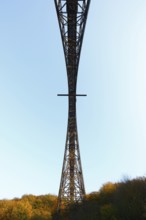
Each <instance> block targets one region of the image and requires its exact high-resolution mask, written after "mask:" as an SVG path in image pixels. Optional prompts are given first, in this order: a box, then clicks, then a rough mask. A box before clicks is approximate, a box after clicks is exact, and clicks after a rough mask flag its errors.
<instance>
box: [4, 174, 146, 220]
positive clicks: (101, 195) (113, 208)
mask: <svg viewBox="0 0 146 220" xmlns="http://www.w3.org/2000/svg"><path fill="white" fill-rule="evenodd" d="M56 203H57V197H56V196H52V195H44V196H33V195H24V196H23V197H22V198H21V199H18V198H15V199H12V200H0V220H56V217H57V220H146V178H137V179H133V180H123V181H121V182H119V183H106V184H104V185H103V186H102V187H101V189H100V190H99V191H98V192H94V193H91V194H89V195H86V197H85V198H84V200H83V201H82V203H74V204H71V205H70V206H69V207H67V208H66V209H63V210H62V211H61V212H60V213H59V215H58V213H56V212H55V211H56ZM56 214H57V215H56Z"/></svg>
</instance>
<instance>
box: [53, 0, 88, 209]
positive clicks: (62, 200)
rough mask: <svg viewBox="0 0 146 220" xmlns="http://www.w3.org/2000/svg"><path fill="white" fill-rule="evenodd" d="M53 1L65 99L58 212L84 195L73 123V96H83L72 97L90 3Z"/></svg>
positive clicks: (74, 123) (74, 117)
mask: <svg viewBox="0 0 146 220" xmlns="http://www.w3.org/2000/svg"><path fill="white" fill-rule="evenodd" d="M54 1H55V6H56V11H57V16H58V21H59V26H60V32H61V37H62V43H63V49H64V55H65V62H66V69H67V78H68V94H64V95H63V94H61V95H60V96H68V100H69V112H68V128H67V136H66V145H65V153H64V161H63V168H62V176H61V182H60V189H59V196H58V209H60V208H61V207H62V206H64V205H65V206H66V205H68V204H70V203H71V202H77V201H81V200H82V199H83V197H84V195H85V187H84V180H83V173H82V167H81V158H80V152H79V142H78V132H77V122H76V96H85V95H81V94H76V87H77V74H78V67H79V60H80V53H81V47H82V41H83V36H84V30H85V25H86V20H87V14H88V9H89V4H90V0H54Z"/></svg>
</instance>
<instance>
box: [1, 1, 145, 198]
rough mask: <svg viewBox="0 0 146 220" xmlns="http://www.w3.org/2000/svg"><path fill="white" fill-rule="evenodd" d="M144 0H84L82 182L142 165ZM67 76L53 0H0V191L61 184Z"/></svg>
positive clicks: (97, 181) (40, 190) (5, 194)
mask: <svg viewBox="0 0 146 220" xmlns="http://www.w3.org/2000/svg"><path fill="white" fill-rule="evenodd" d="M145 12H146V1H145V0H119V1H117V0H91V7H90V11H89V16H88V22H87V26H86V31H85V37H84V42H83V48H82V53H81V60H80V68H79V74H78V92H79V93H87V95H88V96H87V97H86V98H78V100H77V118H78V132H79V142H80V151H81V158H82V166H83V173H84V180H85V186H86V191H87V192H92V191H97V190H98V189H99V188H100V187H101V186H102V184H104V183H106V182H107V181H112V182H115V181H119V180H121V179H122V178H123V176H125V175H126V176H129V177H131V178H134V177H137V176H144V175H146V159H145V155H146V60H145V58H146V13H145ZM66 92H67V78H66V69H65V61H64V55H63V49H62V44H61V37H60V33H59V26H58V22H57V16H56V12H55V6H54V1H53V0H43V1H41V0H21V1H20V0H13V1H12V0H5V1H3V0H0V199H2V198H13V197H20V196H22V195H23V194H30V193H31V194H35V195H38V194H47V193H52V194H58V189H59V184H60V176H61V169H62V162H63V154H64V147H65V138H66V130H67V116H68V103H67V98H65V97H63V98H61V97H57V93H66Z"/></svg>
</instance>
